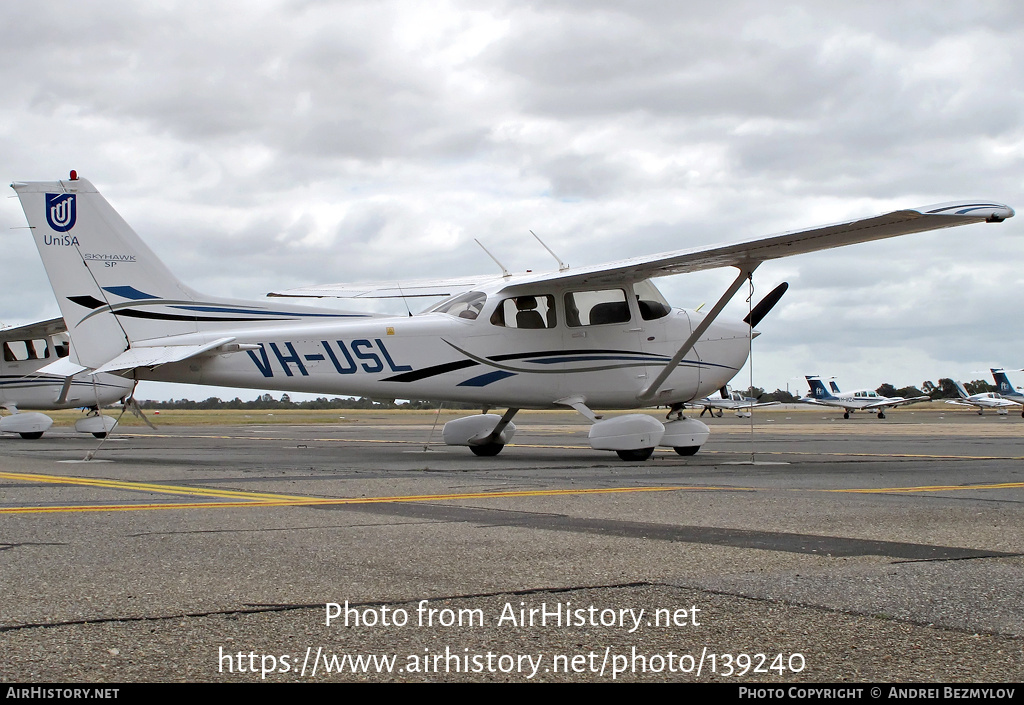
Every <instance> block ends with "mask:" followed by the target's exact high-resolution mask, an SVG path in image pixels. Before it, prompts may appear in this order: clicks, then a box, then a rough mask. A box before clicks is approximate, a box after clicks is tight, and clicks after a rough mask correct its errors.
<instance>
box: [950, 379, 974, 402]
mask: <svg viewBox="0 0 1024 705" xmlns="http://www.w3.org/2000/svg"><path fill="white" fill-rule="evenodd" d="M953 384H955V385H956V391H957V394H959V395H960V398H961V399H970V398H971V395H970V394H968V393H967V390H966V389H964V385H963V383H962V382H958V381H957V380H953Z"/></svg>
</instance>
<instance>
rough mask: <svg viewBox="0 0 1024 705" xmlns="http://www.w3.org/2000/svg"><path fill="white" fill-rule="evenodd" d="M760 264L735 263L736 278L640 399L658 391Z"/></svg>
mask: <svg viewBox="0 0 1024 705" xmlns="http://www.w3.org/2000/svg"><path fill="white" fill-rule="evenodd" d="M760 264H761V263H760V262H756V261H755V262H745V263H743V264H742V265H736V268H737V269H738V270H740V273H739V274H738V275H737V276H736V279H735V280H733V283H732V284H730V285H729V288H728V289H726V290H725V293H724V294H722V298H720V299H719V300H718V302H717V303H716V304H715V305H714V306H712V307H711V310H710V311H708V314H707V315H706V316H704V320H703V321H701V322H700V323H698V324H697V327H696V328H694V329H693V332H692V333H690V337H689V338H687V339H686V342H685V343H683V344H682V346H681V347H680V348H679V350H678V351H677V352H676V354H675V355H673V356H672V359H671V360H669V361H668V364H666V365H665V367H664V368H663V369H662V370H661V372H660V373H659V374H658V376H657V377H655V378H654V381H653V382H651V383H650V384H649V385H647V388H646V389H644V390H643V391H642V392H640V399H641V400H644V401H646V400H649V399H651V398H653V397H654V395H655V394H657V393H658V390H659V389H661V385H663V384H664V383H665V380H666V379H668V377H669V375H671V374H672V373H673V372H674V371H675V369H676V367H677V366H678V365H679V363H680V362H682V360H683V358H684V357H686V354H687V353H688V352H690V350H692V349H693V346H694V344H696V342H697V341H698V340H700V337H701V336H702V335H704V331H706V330H707V329H708V328H709V327H710V326H711V324H712V323H714V322H715V319H716V318H718V314H720V313H721V312H722V309H724V308H725V306H726V304H728V303H729V301H731V300H732V297H733V296H734V295H735V294H736V292H737V291H739V290H740V287H741V286H743V282H745V281H746V280H748V279H750V277H751V276H753V274H754V270H755V269H757V267H758V265H760Z"/></svg>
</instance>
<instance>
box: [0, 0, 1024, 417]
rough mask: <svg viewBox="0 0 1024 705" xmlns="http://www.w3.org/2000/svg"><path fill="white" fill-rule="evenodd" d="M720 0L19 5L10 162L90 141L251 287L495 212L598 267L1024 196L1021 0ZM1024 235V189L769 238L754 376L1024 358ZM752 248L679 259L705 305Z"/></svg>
mask: <svg viewBox="0 0 1024 705" xmlns="http://www.w3.org/2000/svg"><path fill="white" fill-rule="evenodd" d="M709 5H710V3H698V2H665V0H651V1H645V0H632V1H631V2H628V3H626V2H602V1H600V0H586V1H584V0H579V1H575V2H574V1H564V2H559V1H557V0H549V1H547V2H539V3H534V2H525V1H523V0H517V1H516V2H501V1H492V2H487V1H484V0H473V1H472V2H469V1H467V2H429V3H425V2H411V1H410V2H403V1H394V2H387V1H380V2H354V1H353V2H332V1H329V0H305V1H303V0H293V1H287V0H281V1H279V2H274V1H270V0H246V2H216V1H214V2H209V1H204V2H198V1H180V2H173V1H167V2H147V3H139V2H127V1H126V2H116V1H102V0H100V1H97V2H88V3H83V2H79V1H75V2H66V1H64V0H50V1H49V2H46V3H4V4H3V7H2V9H0V20H2V21H0V59H2V60H0V77H2V83H0V85H2V86H3V89H2V94H0V154H2V157H3V158H2V160H0V169H2V171H3V173H4V178H5V179H6V182H7V183H9V182H10V181H14V180H38V179H42V180H49V179H56V178H61V177H64V176H66V175H67V173H68V170H69V169H72V168H74V169H77V170H78V171H79V173H80V174H81V175H82V176H84V177H86V178H89V179H90V180H91V181H92V182H93V183H94V184H95V185H96V186H97V187H99V189H100V190H101V191H102V192H103V194H104V195H105V196H106V197H107V199H108V200H109V201H111V203H112V204H113V205H114V206H115V208H117V209H118V210H119V211H120V212H121V213H122V215H124V216H125V218H126V219H127V220H128V221H129V222H130V223H131V224H132V225H133V226H134V227H135V229H136V230H137V231H138V232H139V233H140V235H142V237H143V238H144V239H145V240H146V241H147V242H148V243H149V244H150V245H151V246H152V247H153V249H154V250H156V251H157V252H158V253H159V254H160V255H161V256H162V257H164V258H165V260H166V262H167V264H168V265H169V266H170V268H171V269H172V271H175V272H176V273H178V274H179V276H181V278H182V279H184V280H185V281H187V282H188V283H189V284H190V285H191V286H193V287H194V288H196V289H199V290H200V291H204V292H206V293H210V294H219V295H225V296H235V297H240V298H259V297H261V296H262V295H263V294H264V293H265V292H267V291H270V290H272V289H281V288H287V287H293V286H302V285H309V284H322V283H327V282H343V281H359V280H368V279H378V278H379V279H389V280H393V279H397V278H403V277H409V278H412V277H436V276H445V275H453V276H454V275H469V274H478V273H482V272H483V273H486V272H490V271H496V270H495V266H494V264H493V263H492V262H491V261H490V259H488V258H487V256H486V255H485V254H484V253H483V252H482V251H481V250H480V249H479V248H478V247H477V246H476V245H475V244H474V243H473V238H479V239H480V240H481V241H482V242H484V243H485V244H486V245H487V247H488V249H490V250H491V251H492V252H494V253H495V254H496V255H497V256H498V258H499V259H501V260H502V261H503V262H504V263H505V264H506V265H507V266H508V267H509V268H511V269H516V270H523V269H533V270H535V271H536V270H540V269H546V268H550V267H551V266H552V265H553V264H554V262H553V260H551V259H550V257H549V256H548V255H547V253H545V252H544V251H543V250H542V249H541V248H540V246H539V245H538V244H537V243H536V242H535V241H534V240H533V239H532V237H530V235H529V230H531V229H532V230H533V231H535V232H537V233H538V234H539V235H540V236H541V237H542V238H544V239H545V241H546V242H547V243H548V244H549V245H550V246H551V247H552V249H554V250H555V251H556V252H557V253H558V254H559V255H560V256H561V258H562V259H563V260H565V261H566V262H567V263H569V264H570V265H573V264H576V265H582V264H593V263H598V262H601V261H604V260H611V259H617V258H621V257H626V256H631V255H639V254H646V253H651V252H660V251H665V250H672V249H679V248H690V247H696V246H700V245H704V244H709V243H719V242H730V241H736V240H740V239H745V238H750V237H755V236H760V235H767V234H770V233H774V232H779V231H784V230H790V229H795V228H801V227H806V226H811V225H816V224H821V223H829V222H835V221H840V220H844V219H847V218H852V217H858V216H866V215H873V214H876V213H881V212H885V211H887V210H892V209H896V208H901V207H914V206H921V205H926V204H931V203H938V202H943V201H949V200H955V199H960V198H978V197H981V198H986V199H994V200H997V201H1001V202H1004V203H1008V204H1010V205H1011V206H1015V207H1017V208H1018V209H1024V194H1022V191H1024V93H1022V88H1021V86H1022V85H1024V84H1022V83H1021V75H1022V74H1024V42H1021V40H1020V38H1021V36H1022V31H1021V30H1022V29H1024V27H1022V25H1024V7H1022V6H1021V5H1020V4H1019V3H1014V2H984V1H979V0H971V1H970V2H958V1H953V2H944V3H942V4H936V3H932V2H920V3H918V2H900V3H893V2H877V3H876V2H857V3H840V2H807V3H790V4H787V3H783V2H776V3H763V2H756V1H752V2H728V1H725V2H721V1H720V2H717V3H715V4H714V7H713V8H712V9H709V7H708V6H709ZM24 225H25V220H24V216H23V214H22V213H21V209H20V206H19V204H18V201H17V200H16V199H13V198H9V199H3V200H2V201H0V228H2V230H3V232H4V233H6V235H5V238H6V239H5V240H4V253H5V257H4V263H3V268H2V270H0V271H2V273H3V278H4V281H5V283H6V286H4V287H3V288H2V291H0V321H2V322H3V323H4V324H7V325H10V324H19V323H26V322H30V321H32V320H37V319H40V318H44V317H50V316H56V315H58V310H57V306H56V302H55V301H54V298H53V294H52V292H51V291H50V289H49V286H48V284H47V282H46V278H45V276H44V273H43V269H42V266H41V264H40V262H39V259H38V255H37V254H36V252H35V250H34V247H33V246H32V244H31V241H30V240H29V238H28V236H27V235H26V233H25V231H24V229H21V228H23V227H24ZM1022 236H1024V215H1022V216H1018V217H1017V218H1016V219H1014V220H1011V221H1007V222H1006V223H1004V224H1002V225H998V226H997V225H976V226H970V227H967V228H959V229H953V230H949V231H943V232H938V233H926V234H922V235H916V236H908V237H905V238H900V239H897V240H892V241H887V242H880V243H869V244H864V245H858V246H855V247H850V248H846V249H843V250H834V251H830V252H824V253H817V254H814V255H807V256H803V257H798V258H793V259H789V260H783V261H778V262H773V263H767V264H765V265H763V266H762V267H761V269H760V270H759V271H758V273H757V276H756V277H755V284H756V286H757V290H758V295H757V296H756V298H759V296H760V295H763V294H764V293H766V292H767V291H768V290H769V289H770V288H771V287H773V286H774V285H775V284H777V283H778V282H780V281H789V282H790V284H791V289H790V291H789V293H788V294H787V296H786V298H785V299H784V300H783V302H782V304H780V306H779V307H778V309H777V310H776V311H775V312H773V314H772V316H771V317H769V318H768V319H766V320H765V322H764V323H762V324H761V325H760V326H759V328H760V329H761V330H762V331H763V333H764V335H762V336H761V337H760V338H758V339H757V341H756V342H755V349H754V382H755V384H757V385H758V386H763V387H766V388H768V389H775V388H786V386H787V385H789V386H790V387H791V388H792V389H793V390H794V391H797V390H800V391H803V390H804V389H805V385H804V383H803V381H802V376H803V375H804V374H811V373H818V374H823V375H836V376H837V377H838V379H839V382H840V384H841V385H842V386H843V387H848V388H853V387H861V386H871V387H874V386H877V385H878V384H880V383H882V382H891V383H893V384H895V385H896V386H903V385H906V384H919V383H920V382H921V381H923V380H925V379H930V380H936V379H937V378H938V377H946V376H954V377H961V378H966V379H977V378H980V377H982V376H985V375H984V374H983V373H982V372H979V371H981V370H987V368H988V367H990V366H993V365H1005V366H1014V367H1021V366H1024V352H1022V350H1024V326H1022V321H1024V316H1022V315H1021V314H1020V305H1021V303H1020V302H1021V301H1022V299H1024V274H1022V271H1024V269H1022V266H1024V237H1022ZM732 277H733V272H732V270H724V271H716V272H709V273H702V274H699V275H691V276H679V277H672V278H666V279H661V280H659V281H658V285H659V286H660V287H661V288H662V290H663V291H664V292H665V293H666V295H667V296H668V297H669V299H670V300H671V301H672V302H673V303H674V304H676V305H680V306H685V307H688V308H693V307H696V306H698V305H699V304H701V303H702V302H708V304H709V305H710V303H712V302H713V301H714V300H715V299H717V297H718V296H719V294H720V293H721V290H722V289H723V288H724V287H725V286H726V284H727V283H728V281H730V280H731V279H732ZM743 298H744V297H742V296H738V297H737V299H736V301H735V302H734V304H733V307H732V309H731V310H730V311H731V312H727V315H735V316H736V317H742V316H743V315H744V313H745V310H746V303H745V302H744V300H743ZM339 305H351V304H350V303H346V302H340V303H339ZM1020 376H1021V377H1022V378H1024V373H1021V375H1020ZM747 379H748V377H747V371H746V370H744V371H743V372H742V373H741V375H740V377H738V378H737V380H735V382H734V385H735V386H746V380H747ZM262 391H263V390H254V391H253V392H245V391H241V392H235V391H230V392H228V391H223V393H222V390H213V391H211V390H209V389H197V388H184V387H177V386H168V385H159V384H155V383H150V384H147V385H144V386H143V388H142V389H141V390H140V393H139V396H141V397H143V398H167V397H169V396H175V397H180V396H189V397H190V398H205V397H206V396H210V395H211V394H214V393H216V394H219V395H221V396H225V397H231V396H234V395H235V394H236V393H237V394H239V395H240V396H242V397H243V398H251V396H253V395H254V394H255V393H259V392H262Z"/></svg>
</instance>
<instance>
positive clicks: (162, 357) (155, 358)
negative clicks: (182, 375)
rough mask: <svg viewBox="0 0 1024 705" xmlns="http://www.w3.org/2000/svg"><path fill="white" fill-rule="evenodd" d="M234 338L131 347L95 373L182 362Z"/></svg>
mask: <svg viewBox="0 0 1024 705" xmlns="http://www.w3.org/2000/svg"><path fill="white" fill-rule="evenodd" d="M233 340H234V338H221V339H219V340H215V341H213V342H212V343H205V344H203V345H158V346H154V347H150V348H142V347H139V348H130V349H128V350H125V351H124V352H123V353H121V354H120V355H118V356H117V357H115V358H114V359H113V360H111V361H110V362H107V363H105V364H103V365H101V366H100V367H98V368H96V371H95V374H99V373H100V372H123V371H124V370H132V369H135V368H136V367H157V366H159V365H167V364H170V363H172V362H181V361H182V360H187V359H189V358H190V357H196V356H197V355H202V354H203V353H205V352H209V351H210V350H213V349H214V348H219V347H220V346H221V345H226V344H227V343H230V342H231V341H233Z"/></svg>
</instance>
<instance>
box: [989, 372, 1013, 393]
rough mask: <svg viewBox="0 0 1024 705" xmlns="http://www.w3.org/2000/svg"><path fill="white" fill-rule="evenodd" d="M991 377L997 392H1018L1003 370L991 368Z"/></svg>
mask: <svg viewBox="0 0 1024 705" xmlns="http://www.w3.org/2000/svg"><path fill="white" fill-rule="evenodd" d="M992 378H993V379H994V380H995V381H996V387H997V389H996V391H997V392H999V394H1001V395H1003V396H1004V397H1005V396H1018V395H1019V392H1018V391H1017V390H1016V389H1015V388H1014V386H1013V383H1012V382H1010V378H1009V377H1007V376H1006V372H1005V371H1004V370H999V369H993V370H992Z"/></svg>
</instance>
